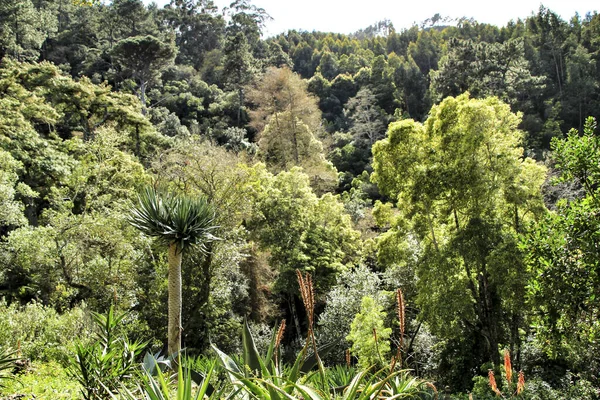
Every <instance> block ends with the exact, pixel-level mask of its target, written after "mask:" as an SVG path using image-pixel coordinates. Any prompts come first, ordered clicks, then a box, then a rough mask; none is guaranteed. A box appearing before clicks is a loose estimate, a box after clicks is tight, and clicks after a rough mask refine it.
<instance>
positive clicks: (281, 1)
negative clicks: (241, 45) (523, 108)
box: [144, 0, 600, 37]
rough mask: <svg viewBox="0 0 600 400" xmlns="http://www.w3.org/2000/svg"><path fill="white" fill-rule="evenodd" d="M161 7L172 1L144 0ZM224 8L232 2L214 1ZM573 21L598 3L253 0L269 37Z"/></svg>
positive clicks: (549, 0)
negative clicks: (541, 13)
mask: <svg viewBox="0 0 600 400" xmlns="http://www.w3.org/2000/svg"><path fill="white" fill-rule="evenodd" d="M144 1H145V2H146V3H150V2H151V1H154V2H156V3H157V4H158V5H159V6H162V5H164V4H167V3H168V2H169V0H144ZM214 2H215V4H216V5H217V6H219V8H222V7H224V6H227V5H229V3H231V0H215V1H214ZM542 3H543V4H544V6H545V7H547V8H549V9H550V10H552V11H554V12H556V13H557V14H559V15H560V16H561V17H562V18H563V19H564V20H566V21H568V20H569V19H570V18H571V17H572V16H573V15H575V13H576V12H577V13H579V14H580V15H581V16H584V15H585V14H586V13H587V12H591V11H600V4H599V2H598V1H597V0H594V1H592V0H544V1H543V2H540V0H500V1H498V0H496V1H494V0H492V1H490V0H487V1H485V0H479V1H477V0H453V1H452V0H362V1H357V0H299V1H298V0H295V1H290V0H252V4H254V5H256V6H257V7H262V8H264V9H265V10H266V11H267V13H269V15H271V17H273V21H270V22H268V23H267V27H266V30H265V32H264V33H265V36H267V37H268V36H272V35H276V34H278V33H281V32H285V31H287V30H289V29H296V30H306V31H313V30H316V31H323V32H336V33H352V32H356V31H357V30H359V29H363V28H366V27H367V26H369V25H371V24H374V23H375V22H378V21H382V20H384V19H389V20H391V21H392V23H393V24H394V27H395V28H396V30H401V29H403V28H408V27H410V26H412V25H413V24H414V23H420V22H421V21H424V20H425V19H427V18H430V17H432V16H433V15H434V14H436V13H439V14H440V15H441V16H443V17H450V18H460V17H467V18H474V19H475V20H476V21H478V22H483V23H489V24H494V25H496V26H503V25H506V23H507V22H508V21H510V20H516V19H517V18H525V17H528V16H530V15H531V14H532V13H535V12H537V10H538V9H539V7H540V4H542Z"/></svg>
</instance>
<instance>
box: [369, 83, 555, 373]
mask: <svg viewBox="0 0 600 400" xmlns="http://www.w3.org/2000/svg"><path fill="white" fill-rule="evenodd" d="M519 122H520V119H519V117H518V116H517V115H515V114H512V113H511V112H510V108H509V106H508V105H506V104H504V103H502V102H501V101H499V100H498V99H497V98H486V99H484V100H474V99H470V98H469V96H468V94H465V95H461V96H459V97H457V98H452V97H449V98H446V99H445V100H444V101H443V102H442V103H441V104H440V105H439V106H435V107H433V108H432V109H431V112H430V117H429V118H428V119H427V121H426V122H425V124H424V125H422V124H420V123H417V122H414V121H412V120H404V121H400V122H395V123H393V124H391V125H390V128H389V130H388V136H387V138H386V139H384V140H382V141H380V142H378V143H376V144H375V146H374V148H373V156H374V161H373V167H374V173H373V175H372V180H373V181H374V182H376V183H377V184H378V186H379V188H380V190H382V192H383V193H385V194H387V195H388V196H391V197H392V198H393V199H396V200H397V202H398V209H399V210H400V211H401V216H400V218H399V220H398V221H397V223H396V226H395V227H394V231H395V232H396V234H397V235H398V237H399V238H404V240H410V237H411V236H412V237H413V238H417V240H418V242H419V248H420V254H419V262H418V267H417V276H418V277H419V281H418V288H419V293H418V296H417V304H418V305H419V306H420V307H421V310H422V318H423V319H424V320H425V321H427V322H428V324H429V325H430V327H431V329H432V332H433V333H434V334H436V335H439V336H440V337H442V338H447V339H454V340H456V339H459V338H466V337H472V335H476V337H477V339H476V340H477V342H478V343H480V344H479V346H480V348H481V349H482V350H483V352H482V354H481V356H482V360H486V359H487V360H490V361H493V362H495V363H498V362H499V356H498V345H499V344H501V343H508V344H510V345H511V346H518V344H519V336H518V328H519V326H521V324H522V313H523V306H524V305H523V295H524V293H525V279H524V277H523V276H522V271H523V267H522V265H523V262H522V258H521V253H520V252H519V250H518V246H517V244H518V241H517V234H518V233H519V232H522V231H523V230H524V229H525V227H526V221H529V220H534V219H535V218H537V217H538V216H539V215H540V214H541V213H543V210H544V205H543V201H542V197H541V194H540V186H541V184H542V183H543V181H544V178H545V174H544V168H543V167H541V166H539V165H537V164H535V163H534V162H533V161H532V160H531V159H528V158H523V149H522V148H521V147H519V145H520V143H521V139H522V136H521V133H520V132H519V131H518V129H517V126H518V124H519ZM386 242H387V241H385V242H382V245H385V243H386ZM391 243H394V241H392V242H391ZM380 251H381V249H380Z"/></svg>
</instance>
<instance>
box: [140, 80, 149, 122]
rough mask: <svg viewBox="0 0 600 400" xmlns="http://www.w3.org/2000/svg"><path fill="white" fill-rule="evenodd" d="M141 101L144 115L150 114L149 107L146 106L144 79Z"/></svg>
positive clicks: (141, 88)
mask: <svg viewBox="0 0 600 400" xmlns="http://www.w3.org/2000/svg"><path fill="white" fill-rule="evenodd" d="M140 101H141V102H142V115H144V116H145V115H146V114H148V109H147V108H146V81H145V80H142V81H141V82H140Z"/></svg>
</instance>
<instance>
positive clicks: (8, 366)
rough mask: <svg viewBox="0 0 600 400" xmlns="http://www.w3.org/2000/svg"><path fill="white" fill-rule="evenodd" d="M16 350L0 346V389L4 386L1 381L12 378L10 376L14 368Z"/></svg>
mask: <svg viewBox="0 0 600 400" xmlns="http://www.w3.org/2000/svg"><path fill="white" fill-rule="evenodd" d="M16 353H17V352H16V351H14V350H9V349H5V348H0V389H1V388H3V387H4V384H3V382H5V381H6V380H9V379H14V378H13V377H12V376H11V373H12V370H13V368H14V363H15V361H17V358H15V355H16Z"/></svg>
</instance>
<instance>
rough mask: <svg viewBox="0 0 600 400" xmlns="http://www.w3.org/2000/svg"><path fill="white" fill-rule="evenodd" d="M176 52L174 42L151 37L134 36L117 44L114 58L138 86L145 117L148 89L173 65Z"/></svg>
mask: <svg viewBox="0 0 600 400" xmlns="http://www.w3.org/2000/svg"><path fill="white" fill-rule="evenodd" d="M176 52H177V50H176V48H175V45H174V43H173V42H164V41H162V40H160V39H158V38H157V37H155V36H151V35H146V36H134V37H131V38H127V39H123V40H121V41H120V42H119V43H117V44H116V46H115V48H114V50H113V52H112V54H113V57H114V58H115V60H116V61H117V62H118V63H119V64H120V65H121V66H122V68H123V71H124V72H125V73H126V74H127V75H128V76H130V77H131V78H132V79H134V80H135V81H136V83H137V84H138V88H137V95H138V97H139V99H140V101H141V102H142V113H143V114H144V115H145V114H146V113H147V100H146V91H147V90H148V87H149V86H151V85H152V84H154V83H155V82H156V80H157V79H158V78H159V77H160V73H161V71H162V70H164V69H165V68H166V67H168V66H169V65H171V64H172V63H173V60H174V58H175V54H176Z"/></svg>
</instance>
